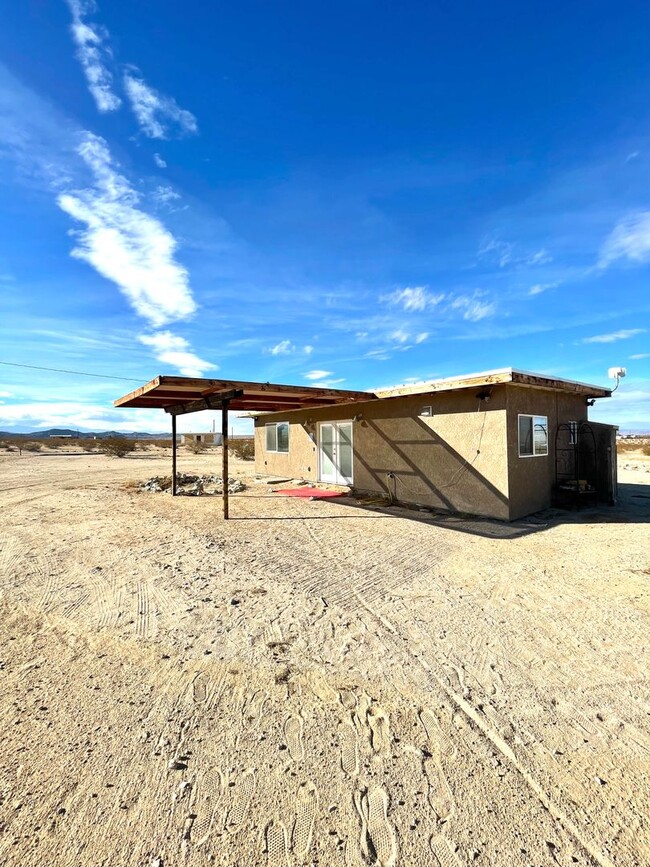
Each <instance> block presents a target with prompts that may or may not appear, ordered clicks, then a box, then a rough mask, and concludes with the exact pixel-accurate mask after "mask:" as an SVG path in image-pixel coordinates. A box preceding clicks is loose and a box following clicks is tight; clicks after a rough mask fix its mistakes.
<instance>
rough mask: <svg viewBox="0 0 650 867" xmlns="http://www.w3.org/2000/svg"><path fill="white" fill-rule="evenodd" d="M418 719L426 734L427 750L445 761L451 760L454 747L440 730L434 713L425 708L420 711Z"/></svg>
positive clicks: (454, 752)
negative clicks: (437, 754) (438, 754)
mask: <svg viewBox="0 0 650 867" xmlns="http://www.w3.org/2000/svg"><path fill="white" fill-rule="evenodd" d="M419 717H420V722H421V723H422V727H423V728H424V730H425V732H426V733H427V740H428V742H429V748H430V749H431V751H432V752H433V753H434V755H435V754H436V752H438V753H440V755H441V756H443V757H444V758H445V759H453V758H454V756H455V755H456V747H455V746H454V744H453V743H452V741H451V739H450V738H449V736H448V735H447V734H445V732H443V730H442V729H441V728H440V723H439V722H438V718H437V717H436V715H435V714H434V712H433V711H432V710H430V709H429V708H428V707H425V708H423V709H422V710H421V711H420V713H419Z"/></svg>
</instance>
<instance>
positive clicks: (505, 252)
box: [478, 238, 514, 268]
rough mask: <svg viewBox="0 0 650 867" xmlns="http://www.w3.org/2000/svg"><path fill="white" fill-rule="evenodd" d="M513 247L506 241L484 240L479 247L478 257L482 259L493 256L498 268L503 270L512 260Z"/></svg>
mask: <svg viewBox="0 0 650 867" xmlns="http://www.w3.org/2000/svg"><path fill="white" fill-rule="evenodd" d="M513 248H514V245H513V244H510V243H509V242H508V241H499V240H497V239H496V238H486V239H485V240H484V241H483V242H482V243H481V246H480V247H479V250H478V255H479V256H481V257H483V256H487V255H489V254H493V255H494V257H495V258H496V260H497V263H498V265H499V268H505V266H506V265H509V264H510V263H511V262H512V260H513Z"/></svg>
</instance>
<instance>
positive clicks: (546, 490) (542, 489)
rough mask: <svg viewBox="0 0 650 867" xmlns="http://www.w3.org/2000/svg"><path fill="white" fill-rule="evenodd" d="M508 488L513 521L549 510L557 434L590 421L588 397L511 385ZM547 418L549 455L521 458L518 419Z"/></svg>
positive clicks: (508, 398) (507, 387)
mask: <svg viewBox="0 0 650 867" xmlns="http://www.w3.org/2000/svg"><path fill="white" fill-rule="evenodd" d="M506 389H507V407H508V489H509V491H510V520H511V521H512V520H515V519H516V518H521V517H523V516H524V515H530V514H532V513H533V512H538V511H539V510H540V509H547V508H548V507H549V506H550V505H551V494H552V490H553V484H554V482H555V432H556V430H557V426H558V424H562V423H564V422H569V421H577V422H580V421H586V419H587V403H586V399H585V398H584V396H580V395H573V394H566V393H564V392H560V391H544V390H542V389H538V388H526V387H523V386H514V385H508V386H506ZM520 413H524V414H527V415H545V416H546V417H547V418H548V426H549V444H548V454H547V455H538V456H535V457H524V458H520V457H519V442H518V436H519V434H518V416H519V414H520Z"/></svg>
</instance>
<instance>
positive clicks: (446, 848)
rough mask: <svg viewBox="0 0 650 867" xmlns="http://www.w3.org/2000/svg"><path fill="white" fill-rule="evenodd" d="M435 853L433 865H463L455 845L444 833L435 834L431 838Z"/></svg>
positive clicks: (447, 866)
mask: <svg viewBox="0 0 650 867" xmlns="http://www.w3.org/2000/svg"><path fill="white" fill-rule="evenodd" d="M429 846H430V848H431V852H432V853H433V867H462V865H461V861H460V859H459V858H458V856H457V855H456V853H455V851H454V848H453V846H452V845H451V843H450V842H449V840H447V838H446V837H445V836H444V834H434V835H433V836H432V837H431V839H430V840H429Z"/></svg>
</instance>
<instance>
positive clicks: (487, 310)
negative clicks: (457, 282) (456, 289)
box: [451, 290, 496, 322]
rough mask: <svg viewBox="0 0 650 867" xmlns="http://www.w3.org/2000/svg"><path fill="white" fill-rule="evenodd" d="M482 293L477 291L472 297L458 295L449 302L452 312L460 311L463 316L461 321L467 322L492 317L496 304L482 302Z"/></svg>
mask: <svg viewBox="0 0 650 867" xmlns="http://www.w3.org/2000/svg"><path fill="white" fill-rule="evenodd" d="M484 295H485V293H484V292H481V291H479V290H477V291H476V292H474V294H473V295H459V296H458V297H457V298H455V299H454V300H453V301H452V302H451V308H452V309H453V310H460V311H462V314H463V319H467V320H468V321H469V322H479V321H480V320H481V319H487V317H488V316H493V315H494V313H495V311H496V304H495V303H494V302H493V301H483V300H481V299H482V297H483V296H484Z"/></svg>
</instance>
